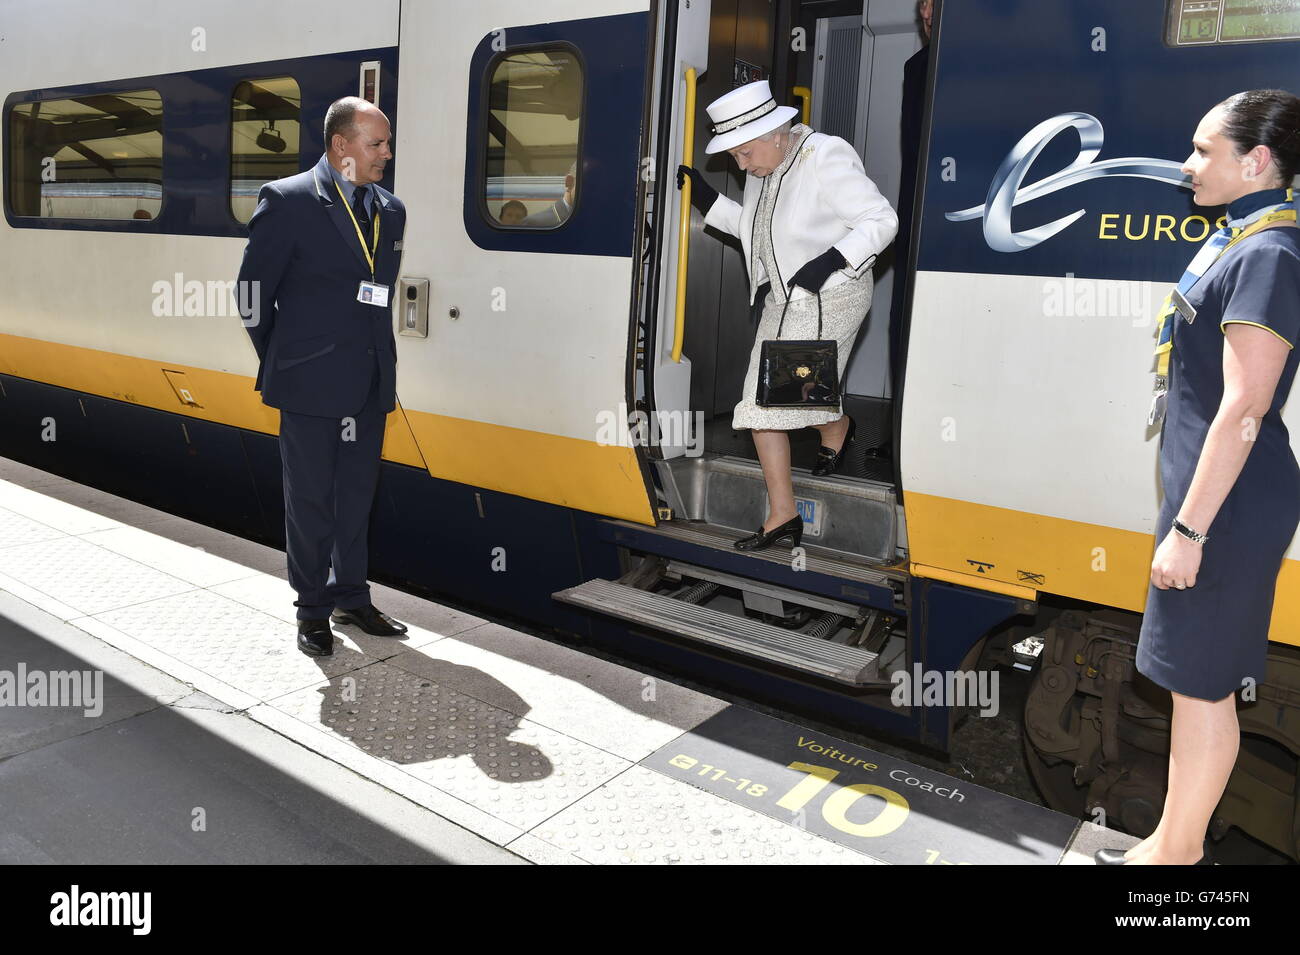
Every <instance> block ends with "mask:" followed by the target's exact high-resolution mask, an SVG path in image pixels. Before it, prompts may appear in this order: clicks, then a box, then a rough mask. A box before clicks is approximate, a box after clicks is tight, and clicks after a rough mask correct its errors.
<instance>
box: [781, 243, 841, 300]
mask: <svg viewBox="0 0 1300 955" xmlns="http://www.w3.org/2000/svg"><path fill="white" fill-rule="evenodd" d="M848 264H849V263H848V262H847V261H845V258H844V256H843V255H841V254H840V250H839V249H837V248H834V247H833V246H832V247H831V248H829V249H827V250H826V251H825V252H823V253H822V254H821V255H819V256H817V258H815V259H812V260H811V261H809V262H805V263H804V265H803V268H801V269H800V270H799V271H798V272H796V273H794V278H792V279H791V280H790V281H789V282H788V283H786V284H787V285H789V287H790V289H791V291H793V290H794V287H795V286H796V285H797V286H799V287H800V288H805V289H807V290H808V291H810V292H820V291H821V288H822V286H823V285H825V284H826V280H827V279H828V278H830V277H831V276H832V275H833V274H834V273H835V272H836V271H837V270H838V269H842V268H844V267H845V266H846V265H848Z"/></svg>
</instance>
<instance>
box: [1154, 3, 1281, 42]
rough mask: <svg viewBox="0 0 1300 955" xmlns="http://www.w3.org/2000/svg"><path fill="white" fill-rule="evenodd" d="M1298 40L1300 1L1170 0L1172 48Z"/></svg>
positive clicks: (1168, 33)
mask: <svg viewBox="0 0 1300 955" xmlns="http://www.w3.org/2000/svg"><path fill="white" fill-rule="evenodd" d="M1296 39H1300V0H1169V16H1168V19H1167V21H1166V27H1165V42H1166V43H1167V44H1168V45H1169V46H1212V45H1215V44H1219V43H1252V42H1254V43H1258V42H1260V41H1263V40H1296Z"/></svg>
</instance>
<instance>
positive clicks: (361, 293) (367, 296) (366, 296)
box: [357, 282, 388, 308]
mask: <svg viewBox="0 0 1300 955" xmlns="http://www.w3.org/2000/svg"><path fill="white" fill-rule="evenodd" d="M357 301H358V302H364V303H365V304H366V305H376V306H378V307H379V308H388V286H387V285H380V284H378V283H377V282H362V283H361V287H360V288H359V289H357Z"/></svg>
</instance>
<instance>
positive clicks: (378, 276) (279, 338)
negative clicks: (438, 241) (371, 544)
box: [236, 96, 406, 656]
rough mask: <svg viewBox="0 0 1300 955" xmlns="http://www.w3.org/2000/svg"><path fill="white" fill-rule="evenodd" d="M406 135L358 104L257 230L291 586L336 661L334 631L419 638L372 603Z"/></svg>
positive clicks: (275, 192)
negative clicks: (388, 173)
mask: <svg viewBox="0 0 1300 955" xmlns="http://www.w3.org/2000/svg"><path fill="white" fill-rule="evenodd" d="M392 158H393V153H392V131H391V129H390V127H389V124H388V119H387V117H385V116H384V114H383V113H382V112H380V110H379V109H377V108H376V107H375V106H374V105H372V104H370V103H368V102H366V101H365V100H363V99H359V98H357V97H355V96H349V97H345V98H344V99H341V100H338V101H337V102H335V103H334V104H332V105H331V106H330V108H329V111H328V112H327V113H326V115H325V154H324V155H323V156H322V157H321V159H320V161H319V162H318V163H316V165H315V167H314V168H312V169H309V170H307V171H306V172H302V173H299V174H298V175H296V176H290V177H288V178H287V179H280V180H277V181H276V182H269V183H267V184H266V185H264V186H262V189H261V192H260V193H259V194H258V199H257V210H256V211H255V212H254V213H253V218H252V219H251V220H249V223H248V247H247V248H246V249H245V250H244V262H243V265H242V266H241V268H240V270H239V281H238V284H237V286H236V287H237V289H238V291H239V297H240V301H239V305H240V312H241V314H242V315H243V316H244V325H245V327H246V328H247V329H248V334H249V337H251V338H252V340H253V347H254V348H255V349H256V351H257V357H258V359H259V361H260V363H261V364H260V366H259V368H258V372H257V382H256V384H255V385H254V387H255V388H256V389H257V390H258V391H260V392H261V393H262V401H263V402H264V403H265V404H268V405H270V406H271V407H273V408H279V409H280V457H281V461H282V465H283V475H284V509H285V541H286V550H287V551H288V555H289V583H290V585H291V586H292V587H293V589H294V590H296V591H297V592H298V599H297V600H296V601H294V606H296V607H297V608H298V612H297V617H298V648H299V649H300V650H302V651H303V652H304V653H307V654H311V655H312V656H328V655H329V654H331V653H333V652H334V649H333V647H334V638H333V634H332V633H331V631H330V620H331V619H332V620H333V621H334V622H335V623H348V624H356V625H358V626H360V627H361V628H362V629H363V630H365V631H366V632H367V633H371V634H375V635H377V636H396V635H398V634H401V633H404V632H405V631H406V628H405V627H404V626H403V625H402V624H400V623H397V622H396V621H394V620H393V619H392V618H391V617H389V616H388V615H387V614H383V613H380V612H379V611H378V610H377V609H375V607H374V605H373V604H371V602H370V587H369V585H368V584H367V583H366V570H367V552H366V548H367V542H366V537H367V533H368V530H369V524H370V509H371V506H372V504H373V503H374V497H375V486H376V483H377V481H378V478H379V460H380V451H381V449H382V447H383V441H384V423H385V420H386V418H387V415H388V412H390V411H392V410H393V408H394V407H395V406H396V377H397V358H396V346H395V343H394V339H393V327H392V326H393V322H392V311H391V308H390V306H389V301H390V298H391V296H392V294H393V289H394V287H395V285H396V280H397V270H398V263H399V262H400V260H401V248H402V233H403V231H404V230H405V228H406V207H405V206H403V205H402V203H401V201H400V200H399V199H398V198H397V197H396V196H394V195H393V194H392V193H391V192H388V191H387V190H386V189H383V188H381V187H380V186H379V184H378V183H379V180H380V179H381V178H383V175H384V170H385V168H386V166H387V165H388V162H389V161H390V160H391V159H392Z"/></svg>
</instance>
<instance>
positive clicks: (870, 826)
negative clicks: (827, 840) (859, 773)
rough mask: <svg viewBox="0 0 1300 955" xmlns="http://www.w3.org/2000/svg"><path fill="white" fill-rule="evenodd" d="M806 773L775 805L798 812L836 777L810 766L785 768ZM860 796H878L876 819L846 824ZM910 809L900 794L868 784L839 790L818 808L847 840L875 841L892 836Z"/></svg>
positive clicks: (823, 768)
mask: <svg viewBox="0 0 1300 955" xmlns="http://www.w3.org/2000/svg"><path fill="white" fill-rule="evenodd" d="M788 768H789V769H794V770H797V771H799V772H802V773H807V774H808V776H807V778H805V779H802V780H800V781H799V782H798V783H797V784H796V785H795V786H794V788H793V789H791V790H790V791H789V792H788V793H786V794H785V795H784V796H782V797H781V798H780V799H778V800H777V803H776V804H777V805H778V806H780V807H781V808H782V809H788V810H790V812H798V811H799V810H801V809H803V807H804V806H806V805H808V803H809V802H811V801H812V799H813V797H814V796H816V795H817V794H818V793H820V792H821V791H822V790H823V789H825V788H826V786H827V785H828V784H829V783H830V782H831V781H832V780H834V779H835V777H836V776H838V775H839V774H840V772H839V770H838V769H831V768H830V767H829V766H814V765H813V764H811V763H791V764H790V765H789V767H788ZM863 796H879V797H880V798H882V799H883V800H885V805H884V806H882V807H881V809H880V812H879V813H878V814H877V815H876V818H874V819H872V820H871V821H870V822H850V821H849V818H848V812H849V809H850V808H852V806H853V804H854V803H856V802H857V801H858V800H859V799H861V798H862V797H863ZM910 811H911V807H910V806H909V805H908V802H907V800H906V799H904V798H903V796H902V794H901V793H896V792H894V790H892V789H885V788H884V787H883V786H875V785H872V784H871V783H857V784H856V785H853V786H841V787H840V788H839V789H837V790H836V791H835V792H833V793H831V794H830V796H828V797H827V799H826V802H825V803H824V804H823V805H822V818H823V819H825V820H826V821H827V822H828V823H830V824H831V825H832V826H834V827H835V828H836V829H838V830H839V831H840V832H845V833H848V834H849V835H851V836H862V837H864V838H868V839H870V838H875V837H877V836H885V835H888V834H889V833H891V832H893V831H894V830H895V829H897V828H898V827H899V826H901V825H902V824H903V823H904V821H906V819H907V816H908V813H909V812H910Z"/></svg>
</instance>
